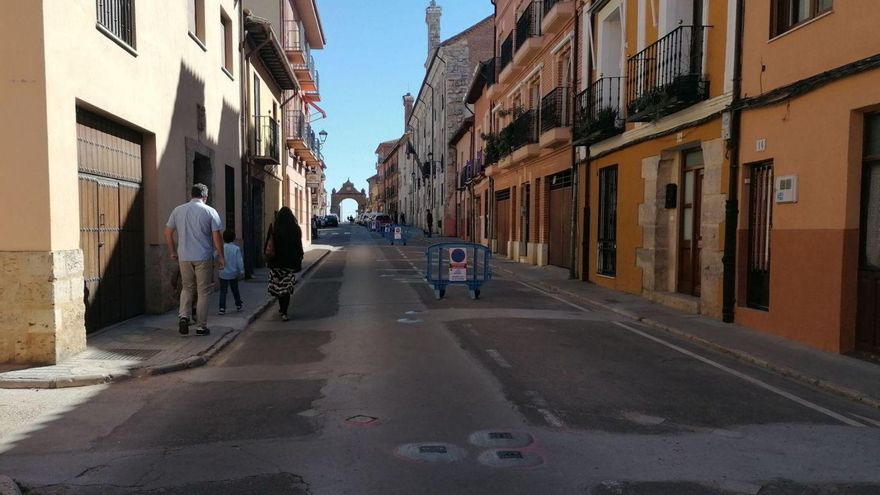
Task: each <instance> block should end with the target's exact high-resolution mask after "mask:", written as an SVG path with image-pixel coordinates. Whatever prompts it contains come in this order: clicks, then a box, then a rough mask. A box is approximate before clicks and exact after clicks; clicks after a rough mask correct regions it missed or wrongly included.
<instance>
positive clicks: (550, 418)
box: [538, 409, 565, 428]
mask: <svg viewBox="0 0 880 495" xmlns="http://www.w3.org/2000/svg"><path fill="white" fill-rule="evenodd" d="M538 412H539V413H541V416H544V420H545V421H547V424H549V425H550V426H553V427H554V428H565V423H563V422H562V420H561V419H559V418H557V417H556V415H555V414H553V413H552V412H550V411H548V410H546V409H538Z"/></svg>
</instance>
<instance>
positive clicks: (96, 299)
mask: <svg viewBox="0 0 880 495" xmlns="http://www.w3.org/2000/svg"><path fill="white" fill-rule="evenodd" d="M77 151H78V169H79V171H80V177H79V207H80V210H79V212H80V248H81V249H82V251H83V261H84V266H83V278H84V283H85V296H84V299H85V305H86V318H85V319H86V330H87V331H89V332H93V331H95V330H98V329H100V328H103V327H105V326H108V325H111V324H113V323H117V322H120V321H123V320H125V319H128V318H131V317H134V316H137V315H139V314H141V313H143V312H144V283H145V276H144V211H143V194H142V190H141V185H140V181H141V178H142V166H141V138H140V135H139V134H137V133H136V132H134V131H132V130H130V129H127V128H125V127H123V126H121V125H119V124H116V123H114V122H111V121H108V120H107V119H104V118H103V117H100V116H97V115H95V114H92V113H89V112H86V111H84V110H77Z"/></svg>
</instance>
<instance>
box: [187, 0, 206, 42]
mask: <svg viewBox="0 0 880 495" xmlns="http://www.w3.org/2000/svg"><path fill="white" fill-rule="evenodd" d="M186 13H187V20H188V21H189V34H190V35H191V36H193V37H195V38H196V39H197V40H198V41H200V42H201V43H202V44H203V45H204V42H205V0H186Z"/></svg>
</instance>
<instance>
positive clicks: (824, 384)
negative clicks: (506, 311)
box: [495, 265, 880, 409]
mask: <svg viewBox="0 0 880 495" xmlns="http://www.w3.org/2000/svg"><path fill="white" fill-rule="evenodd" d="M495 267H496V268H497V269H498V270H499V271H503V272H505V273H507V274H509V275H511V276H513V277H514V278H515V279H517V280H518V281H520V282H523V283H526V284H530V285H533V286H536V287H538V288H540V289H542V290H545V291H548V292H550V293H558V294H563V295H565V296H567V297H570V298H573V299H576V300H579V301H582V302H584V303H587V304H590V305H592V306H597V307H599V308H602V309H605V310H608V311H611V312H612V313H615V314H618V315H620V316H624V317H626V318H629V319H631V320H634V321H638V322H641V323H644V324H646V325H650V326H652V327H654V328H656V329H658V330H662V331H664V332H666V333H669V334H672V335H675V336H677V337H681V338H684V339H686V340H689V341H691V342H694V343H695V344H698V345H700V346H702V347H706V348H709V349H711V350H714V351H717V352H720V353H722V354H726V355H728V356H731V357H733V358H735V359H738V360H740V361H743V362H745V363H749V364H753V365H755V366H759V367H762V368H765V369H767V370H770V371H772V372H774V373H777V374H779V375H782V376H784V377H787V378H791V379H794V380H797V381H799V382H801V383H803V384H806V385H809V386H812V387H815V388H818V389H820V390H823V391H825V392H831V393H833V394H835V395H839V396H841V397H844V398H847V399H850V400H854V401H856V402H861V403H863V404H866V405H869V406H871V407H874V408H877V409H880V398H877V397H872V396H870V395H868V394H865V393H864V392H861V391H858V390H854V389H852V388H849V387H845V386H843V385H838V384H836V383H834V382H829V381H827V380H823V379H820V378H816V377H814V376H811V375H808V374H806V373H801V372H800V371H797V370H794V369H792V368H789V367H787V366H782V365H778V364H775V363H772V362H770V361H767V360H765V359H761V358H759V357H757V356H755V355H753V354H750V353H748V352H745V351H740V350H737V349H731V348H729V347H725V346H723V345H721V344H718V343H716V342H712V341H711V340H706V339H704V338H702V337H699V336H697V335H694V334H692V333H690V332H686V331H684V330H681V329H679V328H675V327H673V326H671V325H667V324H665V323H662V322H659V321H656V320H653V319H651V318H646V317H644V316H639V315H638V314H636V313H634V312H632V311H628V310H625V309H621V308H617V307H615V306H614V305H611V304H608V303H604V302H602V301H597V300H595V299H591V298H589V297H585V296H582V295H580V294H575V293H573V292H570V291H567V290H565V289H560V288H559V287H557V286H555V285H552V284H547V283H545V282H535V281H531V280H524V279H522V278H520V277H519V276H518V275H517V274H516V272H514V271H512V270H509V269H506V268H504V267H501V266H498V265H496V266H495Z"/></svg>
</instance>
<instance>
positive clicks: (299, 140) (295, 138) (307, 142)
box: [284, 110, 323, 167]
mask: <svg viewBox="0 0 880 495" xmlns="http://www.w3.org/2000/svg"><path fill="white" fill-rule="evenodd" d="M284 125H285V128H284V131H285V132H284V134H285V136H286V137H287V147H288V148H290V149H292V150H293V151H294V154H295V155H296V156H298V157H299V158H302V159H303V161H305V162H306V164H307V165H308V166H310V167H315V166H319V165H320V164H321V162H322V161H323V156H322V154H321V142H320V141H319V140H318V136H317V135H316V134H315V131H314V130H313V129H312V126H311V125H309V120H308V116H307V115H306V114H305V113H303V112H301V111H297V110H286V111H285V115H284Z"/></svg>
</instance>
